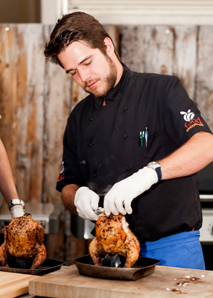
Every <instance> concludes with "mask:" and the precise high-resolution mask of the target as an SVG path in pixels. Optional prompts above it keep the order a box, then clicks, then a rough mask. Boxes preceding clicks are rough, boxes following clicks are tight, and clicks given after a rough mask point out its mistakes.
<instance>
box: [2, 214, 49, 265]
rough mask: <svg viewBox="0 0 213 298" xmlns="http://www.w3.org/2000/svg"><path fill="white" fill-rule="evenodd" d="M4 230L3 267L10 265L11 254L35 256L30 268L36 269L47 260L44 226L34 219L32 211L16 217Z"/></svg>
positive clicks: (13, 255) (27, 256)
mask: <svg viewBox="0 0 213 298" xmlns="http://www.w3.org/2000/svg"><path fill="white" fill-rule="evenodd" d="M2 231H3V233H4V243H3V244H2V245H1V246H0V262H1V264H2V266H3V267H9V264H8V257H9V255H11V256H12V257H17V258H23V259H30V258H34V259H33V262H32V266H31V268H30V269H36V268H37V267H38V266H40V265H41V264H42V263H43V262H44V261H45V259H46V248H45V246H44V244H43V241H44V228H43V227H42V222H41V221H40V222H39V223H38V222H36V221H35V220H33V219H32V217H31V214H30V213H25V214H24V215H23V216H20V217H14V218H13V219H12V220H11V222H10V223H9V225H8V226H6V227H4V228H3V229H2Z"/></svg>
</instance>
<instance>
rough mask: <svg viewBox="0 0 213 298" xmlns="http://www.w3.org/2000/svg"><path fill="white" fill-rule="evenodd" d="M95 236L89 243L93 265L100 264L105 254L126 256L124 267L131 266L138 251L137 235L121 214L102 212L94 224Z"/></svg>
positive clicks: (137, 255)
mask: <svg viewBox="0 0 213 298" xmlns="http://www.w3.org/2000/svg"><path fill="white" fill-rule="evenodd" d="M95 232H96V237H95V238H94V239H93V240H92V242H91V243H90V245H89V253H90V255H91V258H92V260H93V263H94V265H96V266H101V257H103V256H105V255H106V254H112V255H122V256H124V257H126V262H125V264H124V267H125V268H131V267H132V266H133V265H134V263H135V262H136V261H137V259H138V257H139V253H140V244H139V241H138V239H137V237H136V236H135V235H134V234H133V233H132V231H131V230H130V229H129V227H128V223H127V221H126V219H125V217H124V216H123V215H122V214H119V215H113V214H111V215H110V216H106V215H105V213H104V212H103V213H102V214H101V215H100V216H99V218H98V220H97V221H96V225H95Z"/></svg>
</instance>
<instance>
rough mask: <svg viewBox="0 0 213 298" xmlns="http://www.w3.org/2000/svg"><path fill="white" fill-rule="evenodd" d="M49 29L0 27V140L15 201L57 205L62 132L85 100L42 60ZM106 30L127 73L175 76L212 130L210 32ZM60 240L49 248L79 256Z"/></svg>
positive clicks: (67, 235)
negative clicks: (10, 177) (15, 187)
mask: <svg viewBox="0 0 213 298" xmlns="http://www.w3.org/2000/svg"><path fill="white" fill-rule="evenodd" d="M52 27H53V26H49V25H42V24H24V25H23V24H0V115H1V116H2V118H1V119H0V136H1V139H2V141H3V143H4V145H5V147H6V149H7V152H8V156H9V160H10V163H11V167H12V172H13V175H14V179H15V182H16V186H17V189H18V193H19V196H20V198H22V199H23V200H24V201H26V202H27V201H30V200H37V201H38V202H40V201H43V202H61V198H60V193H58V192H57V191H56V190H55V185H56V180H57V176H58V173H59V171H60V170H61V161H62V139H63V133H64V128H65V125H66V121H67V117H68V116H69V113H70V111H71V110H72V109H73V107H74V106H75V105H76V104H77V103H78V102H79V101H80V100H81V99H82V98H84V97H85V96H86V93H85V91H83V90H82V89H81V88H80V87H78V86H77V85H76V84H75V82H73V80H72V78H71V76H69V75H66V74H65V72H64V70H63V69H62V68H60V67H59V66H57V65H54V64H52V63H50V62H48V61H46V59H45V57H44V55H43V50H44V47H45V43H46V41H47V40H48V39H49V33H50V31H51V29H52ZM105 28H106V30H107V31H108V32H109V34H110V36H112V39H113V41H114V43H115V45H116V47H117V48H118V52H119V53H120V56H121V60H122V62H124V63H125V64H126V65H127V66H128V67H130V68H131V69H132V70H135V71H141V72H155V73H163V74H171V75H176V76H178V77H179V78H180V79H181V81H182V83H183V85H184V86H185V88H186V90H187V91H188V93H189V96H190V97H191V98H192V99H193V100H195V102H196V103H197V105H198V107H199V108H200V110H201V112H202V114H203V116H204V118H205V119H206V121H207V123H208V124H209V125H210V128H211V129H213V40H212V39H211V38H210V37H211V36H212V34H213V26H184V25H179V26H176V25H175V26H165V25H163V26H160V25H159V26H157V25H156V26H155V25H140V26H132V25H128V26H127V25H122V26H114V25H105ZM8 29H9V30H8ZM65 218H67V216H65ZM65 228H66V229H69V226H68V225H66V224H65ZM61 233H64V235H63V237H64V239H65V241H64V244H63V237H59V238H57V239H59V240H54V241H58V242H59V243H58V248H59V247H60V251H61V250H63V249H64V250H66V253H64V255H66V258H67V259H68V260H69V259H70V256H69V252H67V250H69V248H68V247H69V246H71V249H72V250H73V251H74V254H73V255H72V259H73V258H75V257H78V256H79V255H78V252H79V253H80V254H82V250H78V249H76V247H77V245H78V244H79V245H81V246H82V241H81V240H79V241H77V240H76V239H75V238H74V237H72V235H71V234H70V233H68V232H64V230H63V229H61ZM49 246H50V247H51V241H50V243H49ZM52 247H54V246H52ZM56 250H57V249H56ZM51 253H52V254H53V252H51ZM52 257H54V256H52Z"/></svg>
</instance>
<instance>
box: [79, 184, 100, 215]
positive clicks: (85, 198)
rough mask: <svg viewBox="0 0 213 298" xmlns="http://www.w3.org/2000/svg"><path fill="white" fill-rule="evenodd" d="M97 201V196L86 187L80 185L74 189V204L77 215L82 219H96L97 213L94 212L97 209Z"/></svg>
mask: <svg viewBox="0 0 213 298" xmlns="http://www.w3.org/2000/svg"><path fill="white" fill-rule="evenodd" d="M98 202H99V196H98V195H97V194H96V193H95V192H94V191H92V190H90V189H89V188H88V187H86V186H82V187H80V188H79V189H78V190H77V191H76V194H75V199H74V205H75V207H76V210H77V212H78V215H79V216H80V217H82V218H83V219H90V220H97V219H98V215H97V214H95V212H94V210H96V209H98Z"/></svg>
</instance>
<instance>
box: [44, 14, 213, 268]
mask: <svg viewBox="0 0 213 298" xmlns="http://www.w3.org/2000/svg"><path fill="white" fill-rule="evenodd" d="M45 55H46V57H47V58H49V59H50V60H51V61H52V62H53V63H56V64H59V65H60V66H61V67H63V68H64V70H65V71H66V73H68V74H71V75H72V77H73V79H74V80H75V81H76V82H77V83H78V84H79V85H80V86H81V87H82V88H83V89H84V90H85V91H87V92H88V93H90V95H88V96H87V97H86V98H85V99H83V100H82V101H81V102H80V103H79V104H78V105H77V106H76V107H75V108H74V109H73V111H72V112H71V114H70V116H69V118H68V122H67V126H66V129H65V134H64V152H63V169H62V171H61V173H60V174H59V179H58V182H57V190H59V191H61V192H62V200H63V203H64V205H65V207H66V208H67V209H68V210H70V211H71V212H72V213H77V214H78V215H79V216H81V217H82V218H84V219H90V220H96V219H97V215H96V213H95V212H94V211H95V210H96V209H97V208H98V206H101V205H103V207H104V209H105V212H106V214H107V215H109V214H110V213H113V214H118V213H122V214H124V215H125V216H126V218H127V221H128V222H129V225H130V228H131V229H132V231H133V232H134V233H135V235H136V236H137V237H138V239H139V241H140V243H141V255H143V256H146V257H151V258H152V257H153V258H156V259H159V260H161V265H166V266H177V267H187V268H197V269H204V268H205V264H204V260H203V255H202V249H201V245H200V242H199V229H200V227H201V224H202V214H201V207H200V200H199V194H198V188H197V180H196V174H195V173H196V172H197V171H199V170H201V169H202V168H203V167H205V166H206V165H207V164H208V163H210V162H211V161H212V160H213V151H212V147H213V136H212V134H211V131H210V129H209V128H208V126H207V124H206V123H205V121H204V120H203V118H202V117H201V115H200V112H199V110H198V109H197V108H196V106H195V104H194V103H193V101H192V100H190V99H189V97H188V95H187V93H186V91H185V90H184V88H183V87H182V85H181V83H180V81H179V79H178V78H177V77H173V76H167V75H158V74H145V73H142V74H139V73H135V72H132V71H131V70H129V69H128V68H127V67H126V66H125V65H124V64H122V63H121V62H120V60H119V58H118V56H117V54H116V51H115V47H114V44H113V42H112V40H111V38H110V37H109V35H108V34H107V32H106V31H105V30H104V28H103V26H102V25H101V24H100V23H99V22H98V21H97V20H96V19H94V18H93V17H92V16H90V15H88V14H85V13H82V12H76V13H72V14H68V15H66V16H64V17H63V18H62V19H61V20H59V21H58V22H57V24H56V26H55V28H54V29H53V31H52V33H51V36H50V41H49V43H48V44H47V45H46V48H45Z"/></svg>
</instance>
